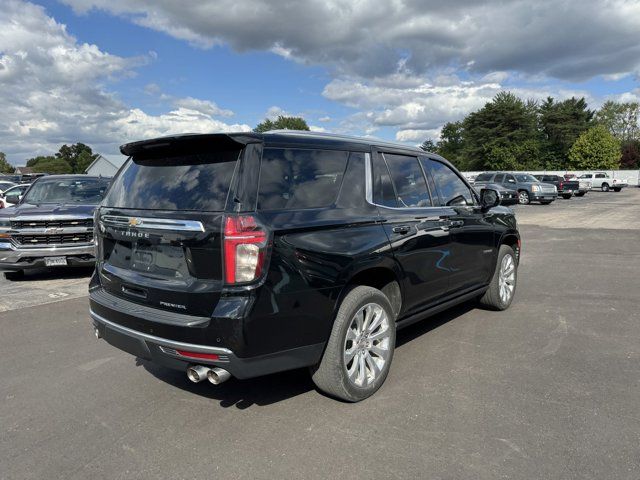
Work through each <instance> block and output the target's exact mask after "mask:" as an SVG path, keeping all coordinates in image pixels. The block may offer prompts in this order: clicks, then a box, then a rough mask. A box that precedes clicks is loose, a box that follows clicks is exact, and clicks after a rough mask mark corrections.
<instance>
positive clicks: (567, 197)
mask: <svg viewBox="0 0 640 480" xmlns="http://www.w3.org/2000/svg"><path fill="white" fill-rule="evenodd" d="M562 198H564V199H565V200H569V199H570V198H571V194H570V193H565V194H564V195H562Z"/></svg>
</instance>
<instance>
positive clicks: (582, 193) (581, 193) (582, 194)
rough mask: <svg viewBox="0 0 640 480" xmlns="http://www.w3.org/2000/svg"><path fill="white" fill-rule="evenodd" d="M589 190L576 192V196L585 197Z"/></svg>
mask: <svg viewBox="0 0 640 480" xmlns="http://www.w3.org/2000/svg"><path fill="white" fill-rule="evenodd" d="M585 193H587V192H578V193H576V197H584V194H585Z"/></svg>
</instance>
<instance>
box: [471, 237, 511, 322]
mask: <svg viewBox="0 0 640 480" xmlns="http://www.w3.org/2000/svg"><path fill="white" fill-rule="evenodd" d="M507 255H510V256H511V259H512V262H513V268H514V271H513V290H512V292H511V295H510V296H509V298H508V299H507V300H505V299H504V297H502V296H501V295H500V268H501V266H502V261H503V259H504V258H505V257H506V256H507ZM517 286H518V261H517V260H516V253H515V252H514V250H513V248H511V247H510V246H508V245H500V250H499V251H498V261H497V264H496V270H495V272H494V273H493V278H492V279H491V283H490V284H489V288H488V289H487V291H486V292H485V293H484V295H483V296H482V297H481V298H480V304H481V305H482V306H483V307H485V308H488V309H490V310H499V311H502V310H506V309H507V308H509V305H511V302H512V301H513V297H514V296H515V293H516V287H517Z"/></svg>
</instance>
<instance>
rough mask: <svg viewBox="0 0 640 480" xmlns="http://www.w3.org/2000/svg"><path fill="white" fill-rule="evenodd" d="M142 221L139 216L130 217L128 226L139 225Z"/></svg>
mask: <svg viewBox="0 0 640 480" xmlns="http://www.w3.org/2000/svg"><path fill="white" fill-rule="evenodd" d="M141 223H142V220H140V219H139V218H130V219H129V226H130V227H136V226H138V225H140V224H141Z"/></svg>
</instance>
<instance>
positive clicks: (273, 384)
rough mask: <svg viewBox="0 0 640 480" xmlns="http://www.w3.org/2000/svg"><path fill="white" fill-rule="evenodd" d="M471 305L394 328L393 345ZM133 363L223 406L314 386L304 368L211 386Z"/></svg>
mask: <svg viewBox="0 0 640 480" xmlns="http://www.w3.org/2000/svg"><path fill="white" fill-rule="evenodd" d="M474 308H476V304H475V303H474V302H467V303H464V304H461V305H458V306H456V307H453V308H451V309H450V310H447V311H445V312H442V313H440V314H438V315H435V316H433V317H430V318H427V319H425V320H421V321H419V322H417V323H415V324H413V325H410V326H408V327H406V328H403V329H402V330H400V331H398V334H397V337H396V348H402V346H403V345H405V344H407V343H409V342H411V341H412V340H415V339H416V338H418V337H420V336H422V335H424V334H426V333H429V332H430V331H432V330H435V329H436V328H438V327H439V326H441V325H443V324H445V323H447V322H449V321H450V320H453V319H455V318H457V317H459V316H461V315H464V314H465V313H467V312H469V311H471V310H473V309H474ZM136 365H137V366H142V367H143V368H144V369H145V370H147V371H148V372H149V373H150V374H152V375H153V376H155V377H156V378H158V379H159V380H162V381H163V382H166V383H168V384H170V385H172V386H174V387H177V388H179V389H181V390H184V391H186V392H189V393H193V394H195V395H199V396H201V397H205V398H209V399H212V400H216V401H218V402H219V404H220V406H221V407H223V408H229V407H236V408H238V409H241V410H244V409H246V408H249V407H251V406H254V405H257V406H266V405H271V404H273V403H277V402H280V401H283V400H287V399H289V398H293V397H296V396H298V395H301V394H303V393H307V392H309V391H311V390H314V389H315V388H316V387H315V385H314V384H313V381H312V380H311V375H310V373H309V371H308V370H307V369H306V368H301V369H297V370H291V371H287V372H282V373H275V374H272V375H267V376H264V377H257V378H251V379H246V380H237V379H235V378H231V379H230V380H228V381H227V382H225V383H223V384H222V385H215V386H214V385H211V384H210V383H209V382H208V381H206V380H205V381H203V382H201V383H191V382H190V381H189V380H188V379H187V375H186V372H179V371H176V370H170V369H167V368H163V367H160V366H157V365H156V364H154V363H152V362H148V361H146V360H142V359H139V358H137V359H136ZM319 393H321V392H319Z"/></svg>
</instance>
